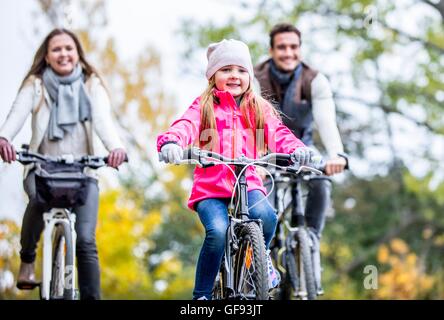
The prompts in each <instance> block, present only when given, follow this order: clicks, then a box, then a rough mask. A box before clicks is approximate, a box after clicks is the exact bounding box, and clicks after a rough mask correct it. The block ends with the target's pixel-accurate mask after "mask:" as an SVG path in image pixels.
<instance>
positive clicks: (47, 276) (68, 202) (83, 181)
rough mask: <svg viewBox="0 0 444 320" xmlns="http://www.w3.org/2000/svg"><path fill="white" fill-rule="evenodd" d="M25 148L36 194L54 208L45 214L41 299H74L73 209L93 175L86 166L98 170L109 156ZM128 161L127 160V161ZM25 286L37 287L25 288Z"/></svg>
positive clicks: (21, 155) (24, 156)
mask: <svg viewBox="0 0 444 320" xmlns="http://www.w3.org/2000/svg"><path fill="white" fill-rule="evenodd" d="M23 148H24V150H22V151H19V152H17V155H18V157H17V160H18V161H19V162H20V163H21V164H23V165H29V164H34V166H35V168H34V172H35V181H36V196H37V199H38V201H39V202H41V203H43V204H45V205H47V206H49V207H50V209H49V210H48V212H45V213H43V221H44V230H43V269H42V282H41V284H40V298H41V299H43V300H50V299H64V300H74V299H76V298H77V297H78V294H77V289H76V269H75V252H76V231H75V221H76V215H75V212H73V211H72V208H74V207H76V206H79V205H82V204H84V202H85V200H86V196H87V192H88V190H87V189H88V182H89V180H90V179H93V178H91V177H88V176H87V175H85V174H84V169H85V168H91V169H98V168H100V167H103V166H105V165H106V164H107V160H108V159H107V157H105V158H103V157H95V156H84V157H82V158H78V159H75V158H74V157H72V156H70V155H66V156H60V157H49V156H44V155H41V154H38V153H33V152H29V151H28V150H27V148H26V145H24V146H23ZM126 161H127V160H126ZM22 289H33V288H31V287H29V288H22Z"/></svg>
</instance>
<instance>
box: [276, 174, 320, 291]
mask: <svg viewBox="0 0 444 320" xmlns="http://www.w3.org/2000/svg"><path fill="white" fill-rule="evenodd" d="M276 179H277V180H278V184H279V185H280V186H278V188H277V190H276V192H275V203H277V204H278V214H279V218H278V227H277V235H276V237H275V240H274V243H275V245H274V248H275V249H276V248H277V255H276V256H275V260H276V262H277V268H278V270H279V271H280V272H281V273H283V274H284V275H286V274H287V273H288V272H289V275H288V276H290V280H291V281H292V283H291V284H292V286H293V289H294V290H295V296H296V297H299V298H301V299H306V298H307V288H306V284H305V283H304V282H305V281H302V282H301V283H299V281H300V279H299V278H298V277H296V276H297V275H296V274H295V270H291V272H290V270H288V269H287V268H289V265H288V264H287V263H285V262H284V254H285V257H286V258H287V257H288V256H289V257H291V259H295V256H294V250H293V249H294V248H295V247H296V246H297V242H298V240H297V239H298V233H299V232H302V230H301V228H305V212H304V210H305V207H304V204H303V200H304V199H303V194H302V182H303V180H304V175H296V176H291V177H287V176H284V177H282V176H280V175H278V177H277V178H276ZM286 191H289V193H290V195H291V201H290V202H289V203H288V204H285V203H284V199H285V195H286ZM288 211H290V212H288ZM289 213H290V219H288V214H289ZM285 231H286V232H285ZM304 232H305V233H306V234H307V235H308V237H307V240H308V245H309V247H310V251H312V255H311V257H310V260H311V264H312V267H313V271H314V278H315V284H316V287H317V290H318V289H319V288H321V280H320V256H319V250H318V247H319V242H318V239H317V238H316V236H315V235H313V234H312V232H311V231H310V230H308V229H306V231H304ZM313 248H316V250H313ZM298 263H299V264H300V265H299V270H303V268H302V265H301V263H302V261H300V260H299V261H298ZM319 293H320V291H318V294H319Z"/></svg>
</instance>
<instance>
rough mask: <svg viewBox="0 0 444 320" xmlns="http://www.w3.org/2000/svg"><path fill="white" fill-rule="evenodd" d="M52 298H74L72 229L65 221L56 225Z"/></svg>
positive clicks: (51, 287)
mask: <svg viewBox="0 0 444 320" xmlns="http://www.w3.org/2000/svg"><path fill="white" fill-rule="evenodd" d="M55 228H56V229H55V234H54V240H53V255H52V274H51V286H50V299H64V300H74V283H73V281H72V280H73V275H74V252H73V250H74V248H73V243H72V242H73V241H72V234H71V229H70V228H69V226H68V225H66V224H64V223H59V224H57V225H56V227H55Z"/></svg>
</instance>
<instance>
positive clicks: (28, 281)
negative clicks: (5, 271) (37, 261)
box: [17, 262, 40, 290]
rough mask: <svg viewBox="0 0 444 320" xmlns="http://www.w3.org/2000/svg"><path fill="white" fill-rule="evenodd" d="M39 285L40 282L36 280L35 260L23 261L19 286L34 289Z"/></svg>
mask: <svg viewBox="0 0 444 320" xmlns="http://www.w3.org/2000/svg"><path fill="white" fill-rule="evenodd" d="M39 285H40V282H39V281H36V280H35V271H34V262H32V263H25V262H21V263H20V270H19V274H18V277H17V288H18V289H20V290H32V289H34V288H35V287H37V286H39Z"/></svg>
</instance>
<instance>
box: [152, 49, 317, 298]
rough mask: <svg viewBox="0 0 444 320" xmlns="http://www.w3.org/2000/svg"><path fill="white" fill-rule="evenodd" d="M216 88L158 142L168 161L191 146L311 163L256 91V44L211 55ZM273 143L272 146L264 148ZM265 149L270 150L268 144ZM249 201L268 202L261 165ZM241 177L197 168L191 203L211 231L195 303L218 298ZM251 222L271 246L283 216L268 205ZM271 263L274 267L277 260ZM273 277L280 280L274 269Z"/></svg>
mask: <svg viewBox="0 0 444 320" xmlns="http://www.w3.org/2000/svg"><path fill="white" fill-rule="evenodd" d="M207 58H208V66H207V71H206V76H207V79H208V87H207V89H206V90H205V91H204V93H203V94H202V95H201V96H200V97H198V98H197V99H196V100H195V101H194V102H193V104H192V105H191V106H190V107H189V108H188V110H187V111H186V112H185V114H184V115H183V116H182V117H181V118H180V119H178V120H177V121H175V122H174V123H173V124H172V126H171V127H170V128H169V130H168V131H167V132H166V133H164V134H162V135H160V136H159V137H158V139H157V148H158V151H160V152H161V153H162V155H163V158H164V159H165V162H167V163H168V162H169V163H178V162H179V161H180V160H181V157H182V150H183V148H186V147H187V146H188V145H190V144H193V143H195V144H197V145H199V146H200V147H201V148H205V149H210V150H212V151H215V152H218V153H221V154H223V155H225V156H227V157H230V158H236V157H239V156H240V155H242V154H244V155H245V156H246V157H248V158H257V154H258V152H261V151H266V149H270V150H271V151H273V152H280V153H287V154H290V153H294V155H295V157H296V159H297V160H299V161H300V162H301V163H306V162H308V161H309V160H310V157H311V150H310V149H308V148H306V147H305V146H304V144H303V143H302V142H301V141H300V140H299V139H297V138H296V137H295V136H294V135H293V134H292V133H291V131H290V130H289V129H288V128H287V127H285V126H284V125H283V124H282V123H281V121H280V120H279V119H278V117H276V115H275V114H274V112H273V107H272V106H271V105H270V104H269V103H268V102H266V101H265V100H264V99H262V98H261V97H260V96H257V95H255V94H254V92H253V88H252V83H253V79H254V75H253V66H252V62H251V57H250V52H249V49H248V47H247V46H246V45H245V44H244V43H243V42H241V41H237V40H222V41H221V42H219V43H215V44H212V45H210V46H209V47H208V51H207ZM264 143H265V145H264ZM261 144H262V146H260V145H261ZM246 176H247V182H248V204H249V206H250V207H251V206H254V205H255V204H256V203H257V202H258V201H261V200H262V199H263V198H264V197H265V189H264V187H263V184H262V180H261V179H260V177H259V176H258V174H257V173H256V170H255V168H254V166H250V167H248V169H247V174H246ZM234 182H235V177H234V176H233V174H232V173H231V172H230V171H229V169H228V168H226V167H225V166H214V167H210V168H206V169H202V168H199V167H196V169H195V171H194V184H193V188H192V192H191V197H190V199H189V202H188V206H189V208H190V209H192V210H195V211H197V213H198V215H199V218H200V220H201V222H202V224H203V225H204V227H205V241H204V243H203V246H202V249H201V251H200V255H199V260H198V263H197V270H196V279H195V287H194V292H193V298H194V299H211V292H212V288H213V283H214V280H215V278H216V275H217V272H218V270H219V266H220V263H221V260H222V257H223V252H224V245H225V233H226V230H227V227H228V210H227V206H228V202H229V199H230V197H231V193H232V190H233V186H234ZM250 217H251V218H253V219H261V220H262V222H263V232H264V238H265V245H266V248H267V249H268V247H269V244H270V241H271V239H272V237H273V235H274V232H275V228H276V223H277V218H276V214H275V211H274V209H273V208H272V207H271V205H270V204H269V202H268V201H267V200H265V201H261V203H260V204H258V205H257V206H254V208H252V209H251V210H250ZM269 265H270V266H271V263H269ZM269 270H270V275H271V276H273V275H274V277H276V274H275V273H274V272H275V271H274V269H273V268H272V267H271V268H269Z"/></svg>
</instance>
